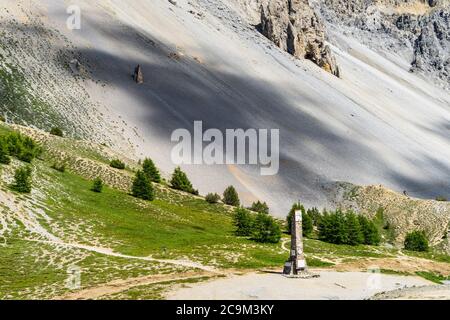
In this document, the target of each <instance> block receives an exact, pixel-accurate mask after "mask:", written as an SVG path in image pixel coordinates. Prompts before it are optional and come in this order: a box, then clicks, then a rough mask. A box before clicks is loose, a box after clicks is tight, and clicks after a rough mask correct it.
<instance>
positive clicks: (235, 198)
mask: <svg viewBox="0 0 450 320" xmlns="http://www.w3.org/2000/svg"><path fill="white" fill-rule="evenodd" d="M223 203H225V204H227V205H230V206H233V207H238V206H239V205H240V204H241V201H240V200H239V195H238V193H237V192H236V189H235V188H234V187H233V186H229V187H228V188H226V189H225V191H224V192H223Z"/></svg>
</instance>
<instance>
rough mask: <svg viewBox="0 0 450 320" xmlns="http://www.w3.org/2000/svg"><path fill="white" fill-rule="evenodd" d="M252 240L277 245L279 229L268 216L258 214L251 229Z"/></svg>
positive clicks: (279, 234)
mask: <svg viewBox="0 0 450 320" xmlns="http://www.w3.org/2000/svg"><path fill="white" fill-rule="evenodd" d="M252 239H253V240H255V241H257V242H261V243H278V242H279V241H280V239H281V228H280V226H279V225H278V223H277V222H276V221H275V219H274V218H272V217H271V216H270V215H268V214H265V213H258V215H257V216H256V219H255V222H254V223H253V227H252Z"/></svg>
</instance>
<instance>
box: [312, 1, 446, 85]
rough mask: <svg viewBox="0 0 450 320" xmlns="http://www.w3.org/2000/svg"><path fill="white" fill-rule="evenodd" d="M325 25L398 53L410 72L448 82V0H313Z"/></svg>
mask: <svg viewBox="0 0 450 320" xmlns="http://www.w3.org/2000/svg"><path fill="white" fill-rule="evenodd" d="M311 2H312V5H313V6H314V7H315V8H316V11H317V12H319V14H320V15H321V17H322V18H323V19H324V20H325V21H326V23H327V26H329V27H332V28H340V29H341V30H344V32H347V33H352V34H353V35H354V36H356V37H357V38H359V39H360V40H361V42H364V43H365V44H366V45H369V46H371V47H374V48H376V49H380V50H384V51H390V52H392V53H395V54H398V55H402V56H403V57H405V58H406V60H407V61H408V62H409V63H410V67H411V68H410V70H411V72H423V73H425V74H427V75H428V76H430V78H434V79H438V80H440V82H441V83H442V84H443V85H444V86H447V87H448V83H449V82H450V1H448V0H315V1H311Z"/></svg>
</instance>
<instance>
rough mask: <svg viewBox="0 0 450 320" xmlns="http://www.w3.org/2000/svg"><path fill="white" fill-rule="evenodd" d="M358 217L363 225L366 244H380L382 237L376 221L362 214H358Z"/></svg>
mask: <svg viewBox="0 0 450 320" xmlns="http://www.w3.org/2000/svg"><path fill="white" fill-rule="evenodd" d="M358 219H359V225H360V226H361V232H362V234H363V236H364V244H367V245H374V246H376V245H378V244H379V243H380V241H381V237H380V233H379V231H378V228H377V227H376V225H375V223H373V221H370V220H369V219H367V218H366V217H364V216H362V215H360V216H358Z"/></svg>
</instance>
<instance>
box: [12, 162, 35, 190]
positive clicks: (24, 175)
mask: <svg viewBox="0 0 450 320" xmlns="http://www.w3.org/2000/svg"><path fill="white" fill-rule="evenodd" d="M12 189H13V190H15V191H17V192H20V193H30V192H31V168H30V167H24V168H18V169H17V170H16V171H15V173H14V184H13V185H12Z"/></svg>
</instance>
